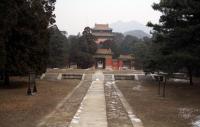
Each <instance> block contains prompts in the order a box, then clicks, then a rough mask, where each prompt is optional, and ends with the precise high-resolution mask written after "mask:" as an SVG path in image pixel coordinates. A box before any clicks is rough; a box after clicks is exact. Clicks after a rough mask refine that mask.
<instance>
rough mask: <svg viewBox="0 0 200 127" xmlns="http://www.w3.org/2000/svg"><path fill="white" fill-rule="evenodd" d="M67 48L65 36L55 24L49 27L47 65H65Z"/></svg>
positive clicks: (53, 66)
mask: <svg viewBox="0 0 200 127" xmlns="http://www.w3.org/2000/svg"><path fill="white" fill-rule="evenodd" d="M68 48H69V45H68V40H67V37H66V36H65V35H63V34H62V33H61V31H59V29H58V27H57V26H56V25H55V26H52V27H51V28H50V40H49V59H48V66H49V67H51V68H56V67H65V66H67V64H68V53H69V49H68Z"/></svg>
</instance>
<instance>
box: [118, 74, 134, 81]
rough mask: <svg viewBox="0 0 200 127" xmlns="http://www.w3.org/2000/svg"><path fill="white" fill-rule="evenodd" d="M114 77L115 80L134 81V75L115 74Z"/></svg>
mask: <svg viewBox="0 0 200 127" xmlns="http://www.w3.org/2000/svg"><path fill="white" fill-rule="evenodd" d="M114 76H115V80H135V75H123V74H117V75H114Z"/></svg>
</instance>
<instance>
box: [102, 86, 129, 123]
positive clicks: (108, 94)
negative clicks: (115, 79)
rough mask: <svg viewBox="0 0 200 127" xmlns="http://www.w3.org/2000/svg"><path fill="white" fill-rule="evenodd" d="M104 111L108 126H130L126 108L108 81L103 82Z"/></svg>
mask: <svg viewBox="0 0 200 127" xmlns="http://www.w3.org/2000/svg"><path fill="white" fill-rule="evenodd" d="M104 89H105V98H106V111H107V119H108V127H132V123H131V121H130V119H129V117H128V114H127V112H126V110H125V109H124V107H123V104H122V103H121V101H120V99H119V97H118V95H117V92H116V90H115V88H114V86H113V84H112V83H110V82H105V86H104Z"/></svg>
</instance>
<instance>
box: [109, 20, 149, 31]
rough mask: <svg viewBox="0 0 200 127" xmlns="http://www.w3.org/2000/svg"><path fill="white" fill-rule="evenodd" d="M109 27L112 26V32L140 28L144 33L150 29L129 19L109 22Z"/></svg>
mask: <svg viewBox="0 0 200 127" xmlns="http://www.w3.org/2000/svg"><path fill="white" fill-rule="evenodd" d="M110 27H111V28H113V31H114V32H120V33H124V32H127V31H132V30H142V31H144V32H146V33H149V32H150V30H151V28H149V27H147V26H145V25H144V24H141V23H139V22H136V21H130V22H123V21H118V22H115V23H111V24H110Z"/></svg>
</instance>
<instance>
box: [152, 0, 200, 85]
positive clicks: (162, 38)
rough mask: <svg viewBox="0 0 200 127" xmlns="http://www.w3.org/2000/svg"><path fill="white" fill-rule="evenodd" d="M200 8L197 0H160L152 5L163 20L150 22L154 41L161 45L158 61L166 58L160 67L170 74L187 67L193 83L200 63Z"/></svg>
mask: <svg viewBox="0 0 200 127" xmlns="http://www.w3.org/2000/svg"><path fill="white" fill-rule="evenodd" d="M199 8H200V1H198V0H184V1H180V0H170V1H169V0H161V1H160V3H158V4H154V5H153V9H154V10H157V11H160V12H161V13H162V16H161V17H160V20H159V21H160V23H159V24H152V23H148V26H150V27H153V29H154V37H155V39H154V42H156V44H157V45H159V46H158V47H159V49H158V50H159V51H160V54H158V55H156V56H157V58H158V59H157V61H165V62H161V63H160V64H159V65H160V67H159V68H160V69H161V70H164V71H170V73H172V72H176V71H177V70H180V69H186V70H187V74H188V76H189V77H190V84H191V85H192V84H193V81H192V74H193V71H194V70H195V69H197V68H198V67H199V65H198V63H199V62H200V55H199V49H200V48H199V47H200V43H199V33H200V32H199V29H200V25H199V24H200V19H199V16H200V11H199ZM159 55H160V56H159ZM154 57H155V56H154Z"/></svg>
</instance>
